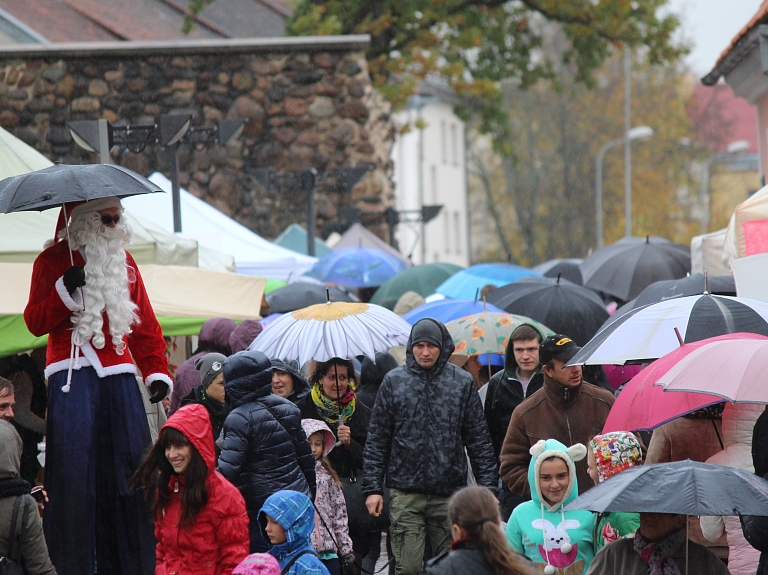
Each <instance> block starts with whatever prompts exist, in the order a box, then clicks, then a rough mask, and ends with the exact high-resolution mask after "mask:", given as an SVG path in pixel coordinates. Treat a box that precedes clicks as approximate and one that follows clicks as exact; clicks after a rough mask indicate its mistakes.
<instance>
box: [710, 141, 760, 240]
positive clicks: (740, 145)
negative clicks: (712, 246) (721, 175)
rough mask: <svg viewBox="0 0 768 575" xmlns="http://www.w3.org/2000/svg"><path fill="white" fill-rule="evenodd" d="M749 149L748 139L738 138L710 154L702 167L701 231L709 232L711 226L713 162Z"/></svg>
mask: <svg viewBox="0 0 768 575" xmlns="http://www.w3.org/2000/svg"><path fill="white" fill-rule="evenodd" d="M747 150H749V142H748V141H746V140H736V141H735V142H731V143H730V144H728V147H727V148H726V151H725V152H720V153H717V154H712V155H711V156H709V157H708V158H707V159H706V160H705V162H704V165H703V166H702V167H701V191H700V192H699V201H700V202H701V233H702V234H706V233H707V227H708V226H709V215H710V214H709V211H710V210H709V171H710V169H711V168H712V164H713V163H715V162H717V161H720V160H724V159H726V158H728V157H730V156H732V155H734V154H738V153H740V152H746V151H747Z"/></svg>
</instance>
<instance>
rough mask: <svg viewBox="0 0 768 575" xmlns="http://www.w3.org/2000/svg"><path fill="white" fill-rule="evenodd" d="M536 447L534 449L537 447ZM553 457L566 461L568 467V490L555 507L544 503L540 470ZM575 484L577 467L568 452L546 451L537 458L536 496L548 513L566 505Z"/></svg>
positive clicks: (534, 476)
mask: <svg viewBox="0 0 768 575" xmlns="http://www.w3.org/2000/svg"><path fill="white" fill-rule="evenodd" d="M539 443H544V441H543V440H540V441H539V442H538V443H536V445H538V444H539ZM536 445H534V447H536ZM576 445H581V443H577V444H576ZM573 447H575V446H573ZM581 447H582V448H583V447H584V446H583V445H581ZM531 449H533V448H531ZM551 457H559V458H560V459H562V460H563V461H565V465H566V466H567V467H568V489H566V490H565V493H564V494H563V498H562V499H561V500H560V501H559V502H558V503H556V504H555V505H550V504H549V503H547V502H546V501H544V497H543V496H542V495H541V487H540V486H539V470H540V469H541V464H542V463H543V462H544V461H546V460H547V459H549V458H551ZM575 482H576V466H575V465H574V464H573V460H572V459H571V458H570V456H569V455H568V452H567V451H563V450H562V449H547V450H546V451H542V452H541V454H540V455H539V456H538V457H536V461H535V462H534V464H533V483H534V484H535V485H536V495H538V496H539V501H541V503H542V504H543V505H544V507H546V508H547V511H550V512H551V511H555V510H557V509H558V508H560V506H561V505H563V504H564V503H565V501H566V500H567V499H568V497H569V496H570V495H571V492H572V491H573V485H574V483H575Z"/></svg>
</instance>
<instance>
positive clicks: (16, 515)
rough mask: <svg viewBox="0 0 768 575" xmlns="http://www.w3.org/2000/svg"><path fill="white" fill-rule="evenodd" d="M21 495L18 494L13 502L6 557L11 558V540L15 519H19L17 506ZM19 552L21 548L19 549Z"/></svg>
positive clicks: (13, 536) (19, 503) (19, 504)
mask: <svg viewBox="0 0 768 575" xmlns="http://www.w3.org/2000/svg"><path fill="white" fill-rule="evenodd" d="M21 497H22V496H21V495H19V496H18V497H17V498H16V501H15V502H14V504H13V516H12V517H11V530H10V531H9V532H8V554H7V555H6V557H8V559H11V560H13V547H14V545H13V542H14V540H15V539H16V537H15V535H16V521H17V520H18V519H19V507H21ZM19 554H21V549H19Z"/></svg>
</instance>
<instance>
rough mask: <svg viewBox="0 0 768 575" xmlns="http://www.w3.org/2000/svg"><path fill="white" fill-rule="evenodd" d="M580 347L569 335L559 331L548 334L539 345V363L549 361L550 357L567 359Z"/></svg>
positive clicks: (561, 359)
mask: <svg viewBox="0 0 768 575" xmlns="http://www.w3.org/2000/svg"><path fill="white" fill-rule="evenodd" d="M580 349H581V348H580V347H579V346H578V345H576V342H574V341H573V340H572V339H571V338H570V337H568V336H567V335H563V334H561V333H558V334H555V335H550V336H549V337H548V338H547V339H545V340H544V341H542V342H541V346H540V347H539V361H540V362H541V365H544V364H546V363H549V361H550V360H552V359H558V360H560V361H568V360H569V359H571V358H572V357H573V356H574V355H576V352H577V351H579V350H580Z"/></svg>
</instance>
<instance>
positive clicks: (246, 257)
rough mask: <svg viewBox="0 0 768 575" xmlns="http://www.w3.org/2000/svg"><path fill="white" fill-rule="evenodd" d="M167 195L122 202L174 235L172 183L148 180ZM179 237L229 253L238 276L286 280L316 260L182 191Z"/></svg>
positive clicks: (160, 178)
mask: <svg viewBox="0 0 768 575" xmlns="http://www.w3.org/2000/svg"><path fill="white" fill-rule="evenodd" d="M149 179H150V181H152V182H154V183H155V184H157V185H158V186H160V187H161V188H162V189H164V190H165V191H166V192H168V193H167V194H146V195H145V197H139V196H135V197H131V198H126V199H125V200H123V205H124V206H125V207H126V209H129V210H131V211H133V212H134V213H139V214H142V216H143V217H145V218H146V219H148V220H150V221H151V222H152V223H153V224H155V225H156V226H158V227H160V228H161V229H163V230H165V231H166V232H169V233H173V210H172V205H171V194H170V191H171V182H170V180H168V178H166V177H165V176H163V175H162V174H160V173H158V172H155V173H154V174H152V175H151V176H150V177H149ZM181 229H182V232H181V237H185V238H189V239H194V240H197V242H198V243H199V244H200V245H201V246H205V247H207V248H210V249H213V250H218V251H221V252H224V253H226V254H230V255H232V256H234V258H235V266H236V268H237V272H238V273H242V274H248V275H256V276H261V277H269V278H275V279H282V280H285V279H287V278H288V277H289V276H291V275H293V276H297V275H301V274H303V273H304V272H305V271H307V270H308V269H309V268H311V267H312V265H314V263H315V262H316V261H317V258H313V257H310V256H305V255H302V254H299V253H296V252H294V251H292V250H288V249H285V248H282V247H280V246H277V245H275V244H273V243H272V242H270V241H267V240H265V239H264V238H262V237H261V236H259V235H258V234H255V233H253V232H252V231H251V230H249V229H248V228H246V227H245V226H243V225H242V224H240V223H238V222H236V221H235V220H233V219H232V218H230V217H228V216H226V215H225V214H223V213H222V212H220V211H219V210H217V209H216V208H214V207H213V206H211V205H210V204H207V203H206V202H204V201H203V200H201V199H199V198H196V197H195V196H193V195H192V194H190V193H189V192H187V191H186V190H183V189H182V190H181Z"/></svg>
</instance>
